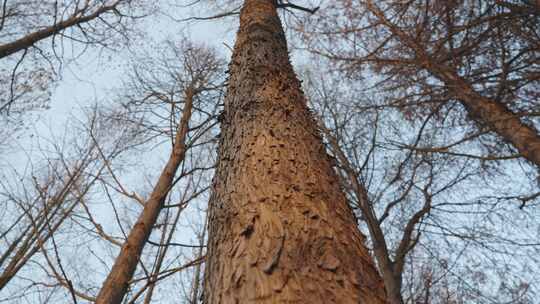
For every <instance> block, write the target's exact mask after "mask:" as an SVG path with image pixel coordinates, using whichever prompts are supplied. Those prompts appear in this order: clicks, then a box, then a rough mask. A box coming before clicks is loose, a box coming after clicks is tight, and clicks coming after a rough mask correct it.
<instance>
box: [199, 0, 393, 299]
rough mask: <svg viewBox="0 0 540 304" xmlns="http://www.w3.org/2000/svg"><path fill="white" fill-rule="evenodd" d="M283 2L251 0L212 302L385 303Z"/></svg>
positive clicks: (219, 216) (217, 218) (217, 189)
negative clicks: (295, 63)
mask: <svg viewBox="0 0 540 304" xmlns="http://www.w3.org/2000/svg"><path fill="white" fill-rule="evenodd" d="M276 6H277V4H276V1H275V0H246V1H245V2H244V7H243V8H242V12H241V16H240V29H239V32H238V37H237V41H236V45H235V51H234V54H233V57H232V62H231V65H230V71H231V78H230V83H229V87H228V96H227V97H226V100H225V110H224V115H223V121H222V134H221V138H220V147H219V161H218V167H217V172H216V176H215V180H214V189H213V194H212V198H211V200H210V218H209V244H208V254H207V264H206V271H205V288H204V302H205V303H207V304H217V303H351V304H352V303H355V304H357V303H385V301H386V300H385V292H384V287H383V282H382V280H381V278H380V277H379V274H378V273H377V270H376V269H375V267H374V264H373V260H372V258H371V256H370V255H369V253H368V251H367V249H366V247H365V246H364V236H363V235H362V234H361V233H360V231H359V230H358V228H357V223H356V220H355V218H354V216H353V214H352V211H351V209H350V207H349V206H348V204H347V200H346V198H345V196H344V194H343V192H342V191H341V189H340V186H339V182H338V178H337V176H336V174H335V172H334V171H333V169H332V165H331V162H330V159H329V157H328V155H327V154H326V151H325V148H324V146H323V144H322V139H321V137H320V134H319V131H318V130H317V128H316V122H315V120H314V118H313V117H312V115H311V114H310V111H309V109H308V108H307V105H306V101H305V98H304V96H303V94H302V91H301V88H300V82H299V81H298V80H297V78H296V76H295V74H294V71H293V69H292V67H291V64H290V62H289V58H288V52H287V45H286V40H285V35H284V32H283V29H282V27H281V23H280V20H279V18H278V15H277V11H276Z"/></svg>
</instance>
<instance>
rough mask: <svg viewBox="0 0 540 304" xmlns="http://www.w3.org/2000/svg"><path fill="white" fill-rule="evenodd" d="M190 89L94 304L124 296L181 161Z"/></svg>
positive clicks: (116, 301)
mask: <svg viewBox="0 0 540 304" xmlns="http://www.w3.org/2000/svg"><path fill="white" fill-rule="evenodd" d="M193 94H194V92H193V90H191V89H188V90H187V92H186V103H185V106H184V110H183V113H182V118H181V120H180V123H179V125H178V128H177V132H176V136H175V142H174V146H173V150H172V153H171V156H170V158H169V160H168V162H167V164H166V165H165V168H164V169H163V171H162V172H161V175H160V176H159V179H158V182H157V183H156V185H155V186H154V189H153V191H152V193H151V195H150V198H149V199H148V200H147V201H146V203H145V205H144V208H143V211H142V213H141V214H140V215H139V218H138V219H137V222H136V223H135V225H134V226H133V228H132V229H131V231H130V232H129V235H128V238H127V240H126V242H125V243H124V246H123V247H122V250H121V251H120V254H119V255H118V257H117V258H116V260H115V262H114V265H113V267H112V269H111V271H110V272H109V275H108V276H107V279H106V280H105V282H104V283H103V286H102V287H101V290H100V291H99V294H98V296H97V298H96V304H119V303H122V299H123V298H124V295H125V294H126V291H127V288H128V286H129V281H130V280H131V278H132V277H133V273H134V272H135V269H136V268H137V263H138V262H139V258H140V256H141V253H142V251H143V248H144V245H145V244H146V242H147V241H148V237H149V236H150V233H151V232H152V228H153V227H154V224H155V223H156V220H157V218H158V216H159V212H160V211H161V209H162V207H163V203H164V202H165V198H166V197H167V194H168V193H169V191H170V190H171V187H172V184H173V181H174V176H175V174H176V171H177V170H178V167H179V166H180V164H181V163H182V161H183V160H184V156H185V152H186V146H185V138H186V134H187V132H188V123H189V120H190V118H191V110H192V106H193Z"/></svg>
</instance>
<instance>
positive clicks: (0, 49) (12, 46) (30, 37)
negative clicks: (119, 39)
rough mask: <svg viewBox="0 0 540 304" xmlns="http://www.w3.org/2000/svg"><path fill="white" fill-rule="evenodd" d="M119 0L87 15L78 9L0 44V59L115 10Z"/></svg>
mask: <svg viewBox="0 0 540 304" xmlns="http://www.w3.org/2000/svg"><path fill="white" fill-rule="evenodd" d="M120 1H121V0H120ZM120 1H117V2H114V3H113V4H111V5H106V6H102V7H100V8H99V9H97V10H96V11H95V12H93V13H91V14H89V15H79V14H80V13H81V11H80V10H78V11H77V12H75V13H74V14H73V15H72V16H70V17H69V18H67V19H65V20H62V21H60V22H58V23H57V24H54V25H51V26H48V27H46V28H44V29H42V30H39V31H35V32H33V33H29V34H27V35H26V36H24V37H22V38H19V39H17V40H15V41H13V42H9V43H6V44H2V45H0V59H1V58H4V57H7V56H9V55H11V54H14V53H16V52H18V51H21V50H24V49H27V48H29V47H31V46H33V45H34V44H35V43H37V42H39V41H40V40H43V39H46V38H49V37H51V36H54V35H56V34H58V33H60V32H61V31H63V30H65V29H67V28H69V27H72V26H77V25H81V24H83V23H87V22H89V21H92V20H94V19H96V18H99V17H100V16H101V15H103V14H104V13H106V12H109V11H113V10H115V9H116V7H117V6H118V4H119V2H120Z"/></svg>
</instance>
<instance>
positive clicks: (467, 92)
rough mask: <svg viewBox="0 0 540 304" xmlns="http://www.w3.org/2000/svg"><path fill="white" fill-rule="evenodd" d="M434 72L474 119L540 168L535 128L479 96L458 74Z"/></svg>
mask: <svg viewBox="0 0 540 304" xmlns="http://www.w3.org/2000/svg"><path fill="white" fill-rule="evenodd" d="M432 72H433V73H434V74H436V75H438V76H439V78H441V79H442V80H444V81H445V83H446V84H447V86H448V87H449V88H450V89H451V90H452V91H453V93H454V94H455V95H456V96H457V98H458V99H459V101H460V102H461V104H462V105H463V106H464V107H465V109H466V110H467V113H468V114H469V115H470V117H471V118H472V119H473V120H475V121H476V122H477V123H478V124H479V125H480V126H486V127H488V128H489V129H490V130H492V131H493V132H495V133H497V134H498V135H499V136H500V137H502V138H503V139H504V141H506V142H507V143H509V144H511V145H513V146H514V147H515V148H516V149H517V150H518V151H519V153H520V154H521V155H522V156H523V157H524V158H526V159H527V160H529V161H530V162H531V163H533V164H535V165H537V166H539V167H540V134H538V131H537V130H536V129H535V128H534V127H533V126H530V125H527V124H525V123H524V122H523V121H521V119H520V118H519V116H518V115H516V114H515V113H513V112H512V111H511V110H510V109H509V108H508V107H507V106H506V105H504V104H502V103H500V102H498V101H496V100H493V99H490V98H487V97H484V96H482V95H480V94H479V93H478V92H476V91H475V90H474V89H473V88H472V87H471V85H470V84H468V83H467V82H466V81H465V80H463V79H461V78H460V77H459V76H458V75H456V74H455V73H452V72H448V71H442V72H439V71H437V69H434V70H432Z"/></svg>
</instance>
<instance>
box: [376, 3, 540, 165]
mask: <svg viewBox="0 0 540 304" xmlns="http://www.w3.org/2000/svg"><path fill="white" fill-rule="evenodd" d="M366 4H367V8H368V9H369V10H371V12H372V13H374V14H375V16H377V18H379V20H380V21H381V22H382V23H383V24H384V25H385V26H386V27H388V29H389V30H390V31H391V32H392V33H393V34H394V35H396V36H397V37H398V38H399V39H400V40H401V42H402V43H403V44H405V45H406V46H408V47H409V48H411V49H412V50H413V51H414V52H415V53H416V57H417V58H418V59H419V66H420V67H422V68H424V69H426V70H427V71H429V72H430V73H431V74H432V75H433V76H435V77H437V78H438V79H440V80H441V81H443V82H444V83H445V85H446V87H447V88H448V89H449V90H450V91H451V92H452V93H453V94H454V95H455V96H456V97H457V98H458V99H459V101H460V102H461V104H462V105H463V106H464V107H465V109H466V110H467V112H468V114H469V115H470V116H471V118H472V119H473V120H475V121H476V123H477V124H479V125H480V126H487V127H489V129H490V130H492V131H493V132H495V133H497V134H498V135H499V136H501V137H502V138H503V139H504V140H505V141H506V142H507V143H508V144H511V145H513V146H514V147H515V148H516V149H517V150H518V151H519V153H520V154H521V155H522V156H523V157H524V158H526V159H527V160H529V161H530V162H531V163H533V164H535V165H536V166H539V167H540V134H539V133H538V130H537V129H536V128H535V127H534V126H531V125H527V124H525V123H524V122H523V121H521V119H520V118H519V116H518V115H516V114H515V113H514V112H512V110H511V109H509V108H508V107H507V106H506V105H505V104H503V103H501V102H499V101H497V100H493V99H490V98H487V97H485V96H482V95H481V94H480V93H478V92H476V91H475V90H474V87H473V86H472V85H471V84H470V83H469V82H467V80H465V79H463V78H462V77H460V76H459V74H458V73H457V72H456V71H455V69H452V68H450V67H448V66H445V65H444V64H441V63H439V62H438V60H436V59H434V58H433V56H431V55H430V54H429V53H428V52H427V51H426V49H425V47H423V46H422V45H421V44H419V43H418V42H417V41H416V39H414V38H413V37H411V36H409V35H407V33H405V32H404V31H403V30H401V29H400V28H399V27H397V26H396V25H395V24H393V23H392V22H391V21H390V20H389V19H388V18H387V17H386V16H385V14H384V12H383V11H382V10H381V9H380V8H378V7H377V6H376V5H375V3H374V1H372V0H369V1H367V2H366Z"/></svg>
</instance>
